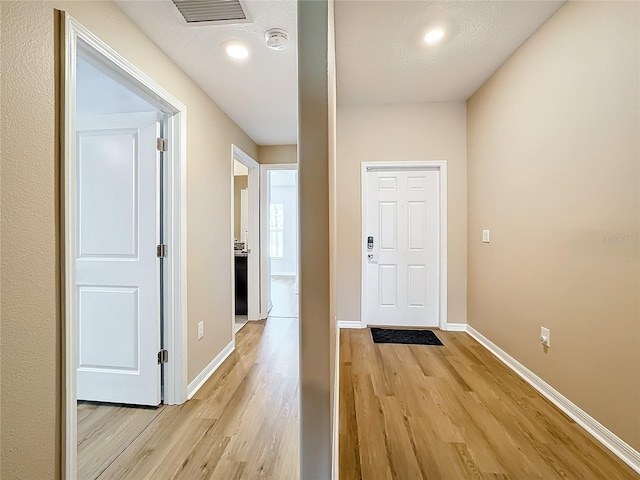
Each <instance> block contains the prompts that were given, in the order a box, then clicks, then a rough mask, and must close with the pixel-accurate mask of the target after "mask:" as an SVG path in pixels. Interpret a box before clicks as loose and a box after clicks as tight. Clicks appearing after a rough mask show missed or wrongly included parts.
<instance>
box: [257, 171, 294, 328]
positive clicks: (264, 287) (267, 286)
mask: <svg viewBox="0 0 640 480" xmlns="http://www.w3.org/2000/svg"><path fill="white" fill-rule="evenodd" d="M270 170H298V164H297V163H263V164H260V229H261V231H262V232H265V234H264V235H262V238H261V242H260V259H261V264H260V267H261V269H260V272H261V275H260V289H261V290H260V291H261V292H262V299H261V302H260V313H261V315H260V316H261V318H267V316H268V315H269V311H270V310H271V308H272V307H273V304H272V303H271V282H270V277H271V262H270V261H269V235H268V234H267V232H269V212H268V210H267V209H268V207H269V198H268V195H269V185H268V177H267V173H268V172H269V171H270ZM298 205H299V202H298ZM298 210H299V207H298ZM299 216H300V212H299V211H298V217H299ZM298 240H299V239H298ZM297 245H298V251H297V252H296V254H297V255H298V256H299V255H300V242H298V244H297ZM299 260H300V259H299V258H298V259H297V261H296V265H298V268H300V266H299V265H300V261H299ZM291 275H295V276H296V278H298V272H295V273H292V274H291Z"/></svg>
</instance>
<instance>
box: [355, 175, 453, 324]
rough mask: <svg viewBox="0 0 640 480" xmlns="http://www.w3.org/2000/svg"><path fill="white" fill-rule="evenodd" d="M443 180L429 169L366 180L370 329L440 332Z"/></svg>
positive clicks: (367, 298)
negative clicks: (431, 329)
mask: <svg viewBox="0 0 640 480" xmlns="http://www.w3.org/2000/svg"><path fill="white" fill-rule="evenodd" d="M438 175H439V172H438V170H436V169H427V168H423V169H417V170H398V171H387V170H377V171H376V170H370V171H368V172H367V174H366V185H363V188H366V189H367V190H366V197H365V198H366V202H367V203H366V208H365V212H366V214H365V238H364V239H363V241H364V242H365V248H364V251H365V258H364V265H365V269H366V271H365V275H364V278H365V285H363V288H364V289H365V305H364V306H365V311H364V312H363V314H364V320H365V322H366V324H368V325H388V326H420V327H435V326H438V318H439V274H440V273H439V269H440V267H439V264H440V262H439V258H440V251H439V250H440V249H439V237H440V233H439V229H440V219H439V211H440V207H439V198H440V194H439V178H438ZM369 237H371V239H370V238H369ZM369 240H372V244H371V243H370V242H369Z"/></svg>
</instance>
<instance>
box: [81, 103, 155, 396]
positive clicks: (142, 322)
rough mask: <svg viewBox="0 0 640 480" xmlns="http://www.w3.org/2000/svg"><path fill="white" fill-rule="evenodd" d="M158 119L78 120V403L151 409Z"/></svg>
mask: <svg viewBox="0 0 640 480" xmlns="http://www.w3.org/2000/svg"><path fill="white" fill-rule="evenodd" d="M159 129H160V123H159V119H158V114H157V113H156V112H152V113H135V114H117V115H99V116H97V115H96V116H91V117H85V118H81V117H79V118H78V119H77V137H76V138H77V148H76V158H77V192H76V195H77V212H76V215H77V216H76V220H77V222H76V223H77V231H76V246H77V249H76V250H77V257H76V294H77V306H76V308H77V319H78V325H77V396H78V399H79V400H93V401H101V402H116V403H131V404H138V405H158V404H159V403H160V401H161V390H160V365H158V351H159V349H160V260H159V259H158V258H157V256H156V245H157V244H158V243H159V242H158V240H159V228H160V222H159V211H160V208H159V204H160V193H159V191H160V189H159V187H158V185H159V181H160V178H159V176H160V173H159V161H160V158H159V152H158V151H157V149H156V138H157V137H158V136H159Z"/></svg>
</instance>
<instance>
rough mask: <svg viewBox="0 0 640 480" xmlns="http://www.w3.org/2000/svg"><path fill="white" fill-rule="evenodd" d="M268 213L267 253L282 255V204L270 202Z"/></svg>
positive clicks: (277, 256)
mask: <svg viewBox="0 0 640 480" xmlns="http://www.w3.org/2000/svg"><path fill="white" fill-rule="evenodd" d="M270 207H271V208H270V215H269V254H270V255H271V258H283V257H284V204H282V203H272V204H271V205H270Z"/></svg>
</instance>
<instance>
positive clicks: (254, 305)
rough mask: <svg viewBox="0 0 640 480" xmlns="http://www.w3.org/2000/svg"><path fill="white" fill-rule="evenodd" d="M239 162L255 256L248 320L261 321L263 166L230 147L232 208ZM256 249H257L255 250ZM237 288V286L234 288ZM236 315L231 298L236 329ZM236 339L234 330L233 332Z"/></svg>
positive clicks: (251, 263)
mask: <svg viewBox="0 0 640 480" xmlns="http://www.w3.org/2000/svg"><path fill="white" fill-rule="evenodd" d="M234 160H237V161H238V162H240V163H241V164H242V165H244V166H245V167H247V168H248V169H249V174H248V186H247V190H248V195H249V219H248V223H249V235H248V238H247V243H248V244H249V248H251V249H252V253H251V254H250V255H249V256H248V257H247V319H248V320H249V321H255V320H260V319H262V318H265V317H263V316H262V311H261V308H260V305H261V303H262V302H261V290H260V272H261V262H260V259H261V255H260V253H261V252H260V164H259V163H258V162H256V161H255V160H254V159H253V157H252V156H251V155H249V154H248V153H246V152H245V151H243V150H242V149H241V148H240V147H238V146H237V145H234V144H231V205H232V206H234V202H235V197H234V189H235V186H234V180H233V177H234V175H233V162H234ZM234 224H235V215H234V210H233V207H232V208H231V239H230V241H231V285H232V286H234V285H235V284H236V269H235V257H234V255H233V253H234V248H233V238H234V232H235V230H234ZM256 246H257V248H256ZM233 288H235V287H233ZM235 316H236V298H235V294H233V295H231V326H232V328H233V326H234V323H235ZM232 331H233V332H234V333H233V335H234V338H235V328H234V329H233V330H232Z"/></svg>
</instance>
